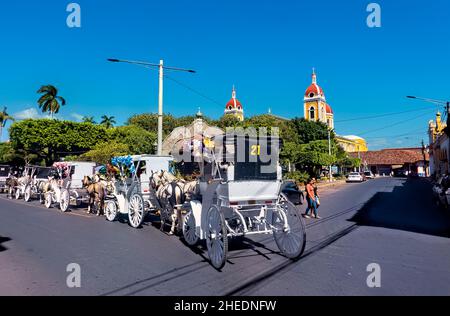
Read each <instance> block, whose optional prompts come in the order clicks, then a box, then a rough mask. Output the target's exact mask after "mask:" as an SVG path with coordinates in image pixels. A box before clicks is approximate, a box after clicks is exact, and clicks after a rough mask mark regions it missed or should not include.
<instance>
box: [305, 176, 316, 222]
mask: <svg viewBox="0 0 450 316" xmlns="http://www.w3.org/2000/svg"><path fill="white" fill-rule="evenodd" d="M306 201H307V202H308V207H307V209H306V212H305V214H303V217H305V218H311V217H310V216H309V213H310V212H311V214H312V215H313V217H317V203H316V196H315V194H314V181H313V178H311V179H309V180H308V183H307V184H306Z"/></svg>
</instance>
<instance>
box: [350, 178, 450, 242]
mask: <svg viewBox="0 0 450 316" xmlns="http://www.w3.org/2000/svg"><path fill="white" fill-rule="evenodd" d="M350 221H352V222H355V223H356V224H357V225H359V226H373V227H384V228H389V229H396V230H403V231H409V232H414V233H420V234H426V235H433V236H439V237H447V238H448V237H450V211H445V210H441V209H439V208H438V207H437V206H436V205H435V203H434V202H433V197H432V191H431V184H430V182H429V181H428V180H426V179H414V178H411V179H407V180H405V181H404V182H403V185H401V186H395V187H394V188H393V191H392V192H378V193H377V194H375V195H374V196H373V197H372V199H371V200H370V201H369V202H368V203H367V204H366V205H364V207H362V208H361V209H360V210H359V211H358V212H357V214H356V215H355V216H354V217H353V218H351V219H350Z"/></svg>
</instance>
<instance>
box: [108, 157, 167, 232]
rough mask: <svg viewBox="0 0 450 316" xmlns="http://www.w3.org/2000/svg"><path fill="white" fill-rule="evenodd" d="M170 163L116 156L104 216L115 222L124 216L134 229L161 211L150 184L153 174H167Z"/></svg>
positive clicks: (161, 158) (152, 158) (162, 160)
mask: <svg viewBox="0 0 450 316" xmlns="http://www.w3.org/2000/svg"><path fill="white" fill-rule="evenodd" d="M172 160H173V158H172V157H169V156H152V155H138V156H130V157H117V158H114V159H113V160H112V164H113V165H114V166H115V167H116V168H117V169H118V175H117V176H116V179H115V180H116V181H115V183H114V192H113V193H112V194H110V195H109V196H108V197H107V199H106V202H105V216H106V218H107V220H108V221H111V222H112V221H115V220H116V219H117V217H118V216H119V215H125V216H128V222H129V224H130V226H132V227H134V228H138V227H140V226H141V225H142V223H143V221H144V219H145V217H146V216H147V214H148V213H149V212H158V211H160V210H161V204H160V199H159V198H158V197H157V194H156V191H155V190H154V187H153V185H152V181H151V180H152V177H153V175H154V174H155V173H159V172H167V171H168V170H169V164H170V162H171V161H172Z"/></svg>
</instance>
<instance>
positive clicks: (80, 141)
mask: <svg viewBox="0 0 450 316" xmlns="http://www.w3.org/2000/svg"><path fill="white" fill-rule="evenodd" d="M10 139H11V144H12V146H13V148H14V150H15V151H16V152H19V153H20V152H23V153H24V154H25V153H27V154H34V155H37V157H38V158H39V159H43V160H45V162H46V164H47V165H51V164H52V163H53V162H54V161H58V160H59V159H60V158H61V157H65V156H67V155H73V154H81V153H84V152H87V151H89V150H90V149H92V148H94V146H96V145H97V144H99V143H103V142H105V141H107V140H108V135H107V131H106V128H105V127H103V126H100V125H93V124H89V123H76V122H72V121H57V120H49V119H42V120H24V121H20V122H15V123H13V124H12V125H11V128H10Z"/></svg>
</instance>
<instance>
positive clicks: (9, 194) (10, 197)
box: [8, 187, 14, 199]
mask: <svg viewBox="0 0 450 316" xmlns="http://www.w3.org/2000/svg"><path fill="white" fill-rule="evenodd" d="M13 196H14V188H13V187H9V190H8V198H9V199H12V198H13Z"/></svg>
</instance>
